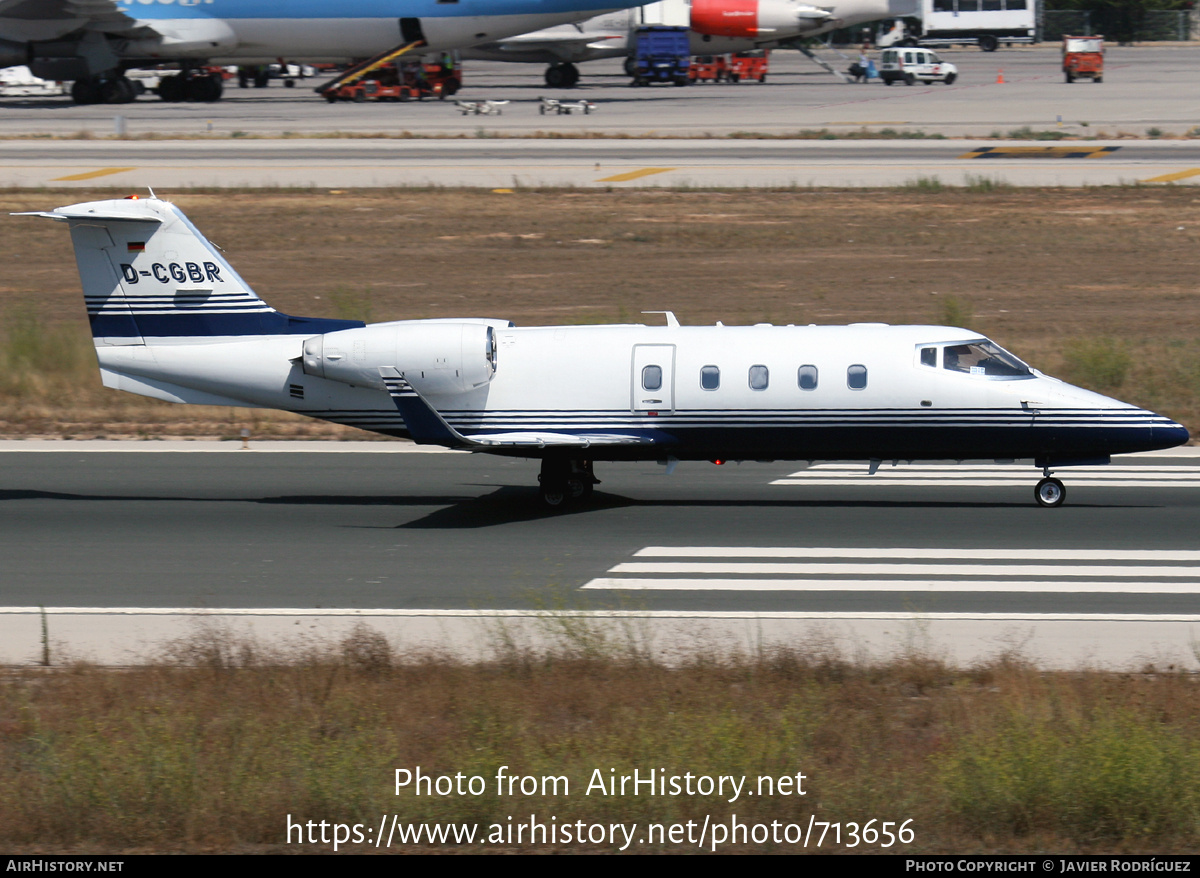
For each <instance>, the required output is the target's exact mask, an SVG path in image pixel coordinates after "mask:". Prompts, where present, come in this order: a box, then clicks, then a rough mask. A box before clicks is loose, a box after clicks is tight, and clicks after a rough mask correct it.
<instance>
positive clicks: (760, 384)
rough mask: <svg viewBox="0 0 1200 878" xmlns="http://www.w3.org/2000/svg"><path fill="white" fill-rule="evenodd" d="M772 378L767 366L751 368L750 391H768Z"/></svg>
mask: <svg viewBox="0 0 1200 878" xmlns="http://www.w3.org/2000/svg"><path fill="white" fill-rule="evenodd" d="M769 380H770V376H769V374H768V372H767V367H766V366H751V367H750V389H751V390H766V389H767V383H768V381H769Z"/></svg>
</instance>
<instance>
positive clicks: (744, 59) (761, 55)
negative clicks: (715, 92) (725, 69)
mask: <svg viewBox="0 0 1200 878" xmlns="http://www.w3.org/2000/svg"><path fill="white" fill-rule="evenodd" d="M768 62H769V56H768V52H767V50H766V49H755V50H753V51H750V52H734V53H733V55H732V56H731V57H730V59H729V73H728V77H729V81H730V82H740V81H741V80H743V79H755V80H758V81H759V82H766V81H767V65H768Z"/></svg>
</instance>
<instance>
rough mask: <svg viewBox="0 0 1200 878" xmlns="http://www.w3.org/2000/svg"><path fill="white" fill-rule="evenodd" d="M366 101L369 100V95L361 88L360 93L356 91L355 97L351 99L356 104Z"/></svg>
mask: <svg viewBox="0 0 1200 878" xmlns="http://www.w3.org/2000/svg"><path fill="white" fill-rule="evenodd" d="M366 99H367V93H366V92H365V91H363V90H362V89H361V88H360V89H359V90H358V91H356V92H355V93H354V97H352V98H351V100H352V101H354V103H356V104H361V103H362V102H363V101H365V100H366Z"/></svg>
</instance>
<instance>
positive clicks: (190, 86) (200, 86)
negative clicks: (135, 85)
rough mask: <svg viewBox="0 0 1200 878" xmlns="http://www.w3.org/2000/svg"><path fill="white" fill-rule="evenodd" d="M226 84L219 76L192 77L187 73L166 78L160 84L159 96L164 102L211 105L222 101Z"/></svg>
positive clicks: (203, 75)
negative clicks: (222, 93) (213, 102)
mask: <svg viewBox="0 0 1200 878" xmlns="http://www.w3.org/2000/svg"><path fill="white" fill-rule="evenodd" d="M223 90H224V83H222V81H221V77H220V75H219V74H216V73H214V74H201V75H199V76H191V75H189V74H188V72H187V71H184V72H183V73H178V74H176V75H174V76H164V77H163V78H162V79H161V80H159V83H158V96H159V97H160V98H162V99H163V100H164V101H167V102H169V103H174V102H176V101H196V102H197V103H211V102H212V101H219V100H220V99H221V92H222V91H223Z"/></svg>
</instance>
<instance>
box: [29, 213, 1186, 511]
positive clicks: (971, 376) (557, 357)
mask: <svg viewBox="0 0 1200 878" xmlns="http://www.w3.org/2000/svg"><path fill="white" fill-rule="evenodd" d="M31 215H33V216H44V217H49V218H51V219H54V220H59V221H61V222H65V223H67V224H68V225H69V226H70V230H71V239H72V242H73V244H74V246H75V258H76V261H77V262H78V265H79V274H80V278H81V280H82V282H83V293H84V298H85V300H86V302H87V310H88V317H89V319H90V321H91V326H92V335H93V336H94V338H95V344H96V352H97V356H98V358H99V362H100V374H101V376H102V379H103V382H104V385H105V386H106V387H113V388H117V389H120V390H126V391H129V392H131V393H137V394H142V395H144V396H150V397H154V398H156V399H163V400H169V401H171V402H181V403H198V404H203V405H232V406H252V407H260V408H277V409H284V410H287V411H292V412H297V413H299V414H304V415H309V416H311V417H314V418H321V419H324V420H327V421H333V422H336V423H339V424H350V425H353V426H356V427H361V428H363V429H366V430H373V431H375V432H378V433H383V434H386V435H390V436H401V437H407V438H410V439H412V440H413V441H415V442H417V443H419V444H425V445H440V446H444V447H446V448H457V449H465V450H469V451H479V452H486V453H489V454H503V455H509V456H516V457H528V458H538V459H540V460H541V461H542V470H541V476H540V482H541V496H542V498H543V499H544V500H545V502H546V503H547V504H549V505H551V506H558V505H560V504H563V503H564V502H568V501H571V500H578V499H580V498H583V497H586V496H588V495H589V494H590V493H591V491H592V486H593V485H594V484H595V483H596V480H595V477H594V475H593V473H592V465H593V462H594V461H597V460H614V461H615V460H659V461H667V462H673V461H677V460H711V461H713V462H714V463H723V462H724V461H726V460H742V459H745V460H772V459H779V460H810V461H811V460H862V461H867V462H869V466H870V471H871V472H872V473H874V472H875V470H876V469H877V468H878V467H879V464H880V462H881V461H883V460H890V461H897V462H898V461H913V460H947V459H948V460H963V459H974V460H978V459H995V460H1005V461H1007V460H1013V459H1029V460H1032V461H1033V462H1034V464H1035V465H1036V466H1037V467H1038V468H1040V469H1041V470H1042V471H1043V478H1042V480H1041V481H1040V482H1038V484H1037V488H1036V492H1035V494H1036V497H1037V501H1038V502H1039V503H1041V504H1042V505H1043V506H1058V505H1059V504H1061V503H1062V502H1063V498H1064V496H1065V491H1064V488H1063V484H1062V482H1061V481H1059V480H1058V479H1056V478H1052V477H1051V475H1050V471H1051V469H1053V468H1057V467H1064V466H1070V465H1072V464H1089V465H1094V464H1100V463H1107V462H1108V460H1109V455H1111V454H1117V453H1124V452H1134V451H1151V450H1154V449H1160V448H1171V447H1173V446H1176V445H1180V444H1182V443H1183V442H1185V441H1187V438H1188V433H1187V430H1186V429H1184V427H1183V426H1182V425H1180V424H1177V423H1175V422H1174V421H1172V420H1171V419H1170V418H1166V417H1163V416H1161V415H1156V414H1154V413H1153V412H1149V411H1146V410H1145V409H1141V408H1138V407H1136V406H1132V405H1129V404H1127V403H1123V402H1119V401H1117V400H1115V399H1109V398H1108V397H1104V396H1101V395H1099V394H1097V393H1092V392H1090V391H1087V390H1082V389H1080V388H1078V387H1072V386H1071V385H1069V384H1065V383H1063V382H1062V381H1058V380H1056V379H1054V378H1050V377H1047V376H1045V375H1042V374H1041V373H1040V372H1037V371H1036V370H1034V369H1031V368H1030V367H1029V366H1027V365H1025V363H1023V362H1021V360H1019V359H1018V358H1017V357H1015V356H1013V355H1012V354H1010V353H1009V352H1007V351H1005V350H1004V349H1003V348H1001V347H1000V346H999V345H997V344H995V343H994V342H992V341H989V340H988V339H986V338H983V337H981V336H980V335H979V334H978V333H975V332H971V331H970V330H968V329H959V328H955V327H950V326H887V325H884V324H855V325H851V326H771V325H757V326H722V325H720V324H717V325H716V326H681V325H680V324H679V322H678V321H677V320H676V319H675V317H674V315H672V314H671V313H670V312H663V313H665V314H666V325H665V326H642V325H615V326H534V327H524V328H522V327H516V326H514V325H513V324H512V323H511V322H509V321H507V320H490V319H476V318H463V319H438V320H400V321H395V322H389V323H374V324H370V325H364V324H362V323H360V322H358V321H348V320H329V319H319V318H308V317H289V316H287V315H285V314H281V313H279V312H278V311H275V310H274V309H273V308H271V307H270V306H269V305H267V304H266V303H265V302H264V301H262V299H260V298H259V297H258V296H257V295H256V294H255V293H254V291H253V290H252V289H250V287H249V286H248V285H247V284H246V283H245V281H243V280H242V279H241V278H240V277H238V275H237V273H236V272H235V271H234V270H233V269H232V268H231V267H230V266H229V264H228V263H227V262H226V261H225V260H224V259H223V258H222V257H221V255H220V253H219V252H218V251H217V250H216V249H215V248H214V247H213V246H212V245H211V244H209V242H208V241H207V240H206V239H205V238H204V236H203V235H201V234H200V232H198V231H197V230H196V228H195V227H194V226H193V225H192V224H191V223H190V222H189V221H188V219H187V217H185V216H184V215H183V213H182V212H181V211H180V210H179V209H178V208H176V207H174V206H173V205H171V204H169V203H167V202H165V201H160V200H158V199H156V198H153V197H152V198H146V199H138V198H129V199H121V200H112V201H95V202H89V203H85V204H75V205H71V206H68V207H60V208H58V209H57V210H53V211H49V212H45V213H34V214H31Z"/></svg>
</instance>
